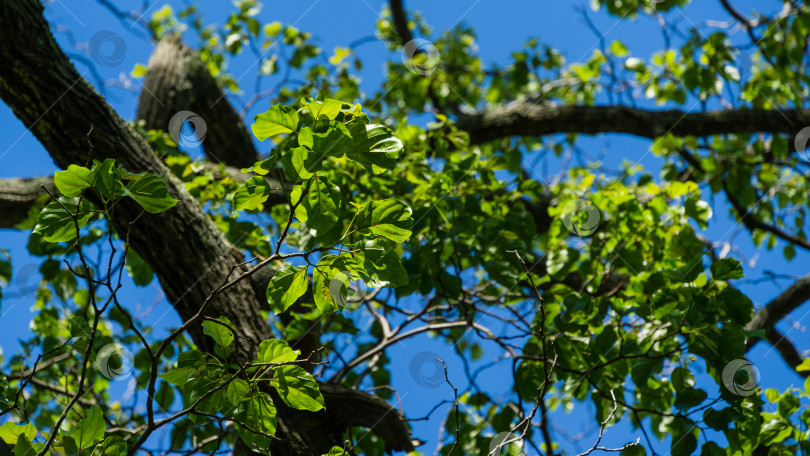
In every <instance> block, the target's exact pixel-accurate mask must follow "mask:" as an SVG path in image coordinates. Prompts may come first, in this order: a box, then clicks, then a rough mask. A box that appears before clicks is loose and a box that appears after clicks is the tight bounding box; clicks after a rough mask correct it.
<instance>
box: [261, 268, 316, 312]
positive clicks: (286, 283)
mask: <svg viewBox="0 0 810 456" xmlns="http://www.w3.org/2000/svg"><path fill="white" fill-rule="evenodd" d="M306 291H307V268H296V267H295V266H286V267H285V268H283V269H281V270H280V271H278V272H277V273H276V275H275V276H274V277H273V280H271V281H270V285H268V286H267V302H268V303H269V304H270V310H271V311H272V312H273V313H274V314H276V315H278V314H280V313H282V312H284V311H285V310H287V309H288V308H289V307H290V306H291V305H293V304H295V301H297V300H298V298H300V297H301V296H302V295H303V294H304V293H305V292H306Z"/></svg>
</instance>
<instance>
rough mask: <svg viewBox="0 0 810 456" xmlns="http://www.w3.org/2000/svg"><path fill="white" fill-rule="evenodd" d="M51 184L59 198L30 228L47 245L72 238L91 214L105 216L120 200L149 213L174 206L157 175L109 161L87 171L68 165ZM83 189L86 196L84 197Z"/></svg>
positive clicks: (174, 200)
mask: <svg viewBox="0 0 810 456" xmlns="http://www.w3.org/2000/svg"><path fill="white" fill-rule="evenodd" d="M54 183H55V184H56V188H57V189H58V190H59V192H60V193H61V194H62V196H60V197H59V198H57V199H56V200H55V201H52V202H50V203H48V205H47V206H45V208H44V209H43V210H42V212H41V213H40V214H39V218H38V219H37V222H36V226H35V227H34V232H35V233H38V234H40V235H42V237H43V239H45V240H46V241H48V242H63V241H69V240H71V239H75V238H76V236H77V235H78V231H77V230H81V229H82V228H83V227H84V226H85V225H87V223H88V222H89V221H90V219H91V217H92V216H93V215H94V214H99V213H102V214H107V213H108V210H111V209H112V205H113V203H114V202H115V201H116V200H118V199H119V198H122V197H129V198H132V199H133V200H135V201H136V202H137V203H138V204H139V205H140V206H141V207H142V208H143V209H144V210H145V211H147V212H150V213H153V214H156V213H159V212H163V211H166V210H168V209H171V208H172V207H174V205H175V204H177V200H176V199H174V198H172V197H171V195H169V190H168V188H167V187H166V183H165V182H164V181H163V179H162V178H161V177H160V176H158V175H156V174H152V173H139V174H134V173H130V172H128V171H126V170H125V169H123V168H122V167H121V166H116V165H115V162H114V160H112V159H109V158H108V159H106V160H104V161H103V162H100V161H98V160H95V161H94V162H93V166H92V168H90V169H87V168H85V167H83V166H79V165H70V166H68V168H67V169H66V170H65V171H57V172H56V174H55V175H54ZM87 190H89V191H90V194H88V195H85V194H84V193H85V191H87ZM107 215H108V214H107Z"/></svg>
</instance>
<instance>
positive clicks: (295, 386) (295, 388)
mask: <svg viewBox="0 0 810 456" xmlns="http://www.w3.org/2000/svg"><path fill="white" fill-rule="evenodd" d="M271 383H272V385H273V386H275V387H276V390H278V394H279V396H281V399H282V400H283V401H284V403H286V404H287V405H289V406H290V407H293V408H296V409H299V410H309V411H312V412H317V411H318V410H320V409H322V408H323V396H321V392H320V391H319V390H318V382H316V381H315V377H313V376H312V375H311V374H310V373H309V372H307V371H305V370H304V369H303V368H301V367H299V366H291V365H286V366H281V367H278V368H276V369H275V370H274V371H273V380H272V382H271Z"/></svg>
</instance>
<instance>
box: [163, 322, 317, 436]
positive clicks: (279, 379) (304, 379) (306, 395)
mask: <svg viewBox="0 0 810 456" xmlns="http://www.w3.org/2000/svg"><path fill="white" fill-rule="evenodd" d="M202 325H203V331H204V332H205V334H207V335H209V336H210V337H211V338H212V339H213V340H214V342H215V343H216V353H217V354H218V355H219V356H214V355H210V354H206V353H203V352H201V351H199V350H188V351H183V352H181V353H180V354H179V355H178V357H177V363H176V366H175V367H174V368H172V369H170V370H168V371H166V372H164V373H162V374H160V377H161V378H162V379H163V380H165V381H166V382H167V383H168V384H171V385H174V386H175V387H177V388H178V389H179V390H180V391H181V392H182V397H183V409H193V410H195V412H202V413H209V414H220V415H222V416H223V417H225V418H227V419H231V420H233V421H234V423H235V426H236V430H237V432H238V433H239V436H240V437H241V438H242V440H243V441H244V442H246V443H247V444H249V445H251V446H252V447H254V448H255V449H257V450H259V449H264V450H266V449H267V448H269V445H270V443H271V441H272V436H273V435H274V434H275V432H276V426H277V423H276V407H275V405H274V404H273V400H272V399H271V397H270V396H269V395H268V394H267V393H266V392H264V391H262V390H261V389H260V386H259V385H260V383H263V382H264V383H267V384H269V385H270V386H272V387H273V388H275V389H276V391H277V392H278V395H279V397H281V399H282V400H283V401H284V403H285V404H287V405H288V406H290V407H293V408H296V409H301V410H310V411H313V412H316V411H318V410H321V409H322V408H323V396H321V393H320V392H319V390H318V384H317V382H316V381H315V378H314V377H313V376H312V375H311V374H310V373H309V372H307V371H306V370H304V369H303V368H301V367H299V366H296V365H294V361H295V360H296V359H297V358H298V356H299V355H300V354H301V353H300V351H299V350H293V349H291V348H290V346H289V345H287V343H286V342H284V341H282V340H279V339H270V340H266V341H264V342H262V343H261V344H260V345H259V350H258V353H257V356H256V359H255V360H254V362H253V363H252V364H250V365H247V366H243V367H241V368H240V369H239V370H238V371H237V372H235V373H234V372H233V369H232V366H231V365H229V364H228V363H227V362H223V360H226V359H228V358H229V356H230V354H231V344H232V343H233V340H234V333H233V331H232V330H231V328H233V326H232V324H231V322H230V321H228V319H226V318H224V317H220V318H219V319H218V320H208V321H205V322H203V324H202ZM161 398H163V399H161ZM158 401H159V402H158V403H159V405H160V406H161V407H163V408H164V409H166V410H168V409H169V407H170V406H171V404H172V401H173V395H165V394H164V395H158ZM189 419H190V420H191V422H192V423H195V424H197V425H202V424H205V423H207V422H208V421H209V418H208V417H207V416H205V415H202V414H191V415H189ZM185 438H186V436H185V435H184V434H176V435H175V439H180V440H175V444H176V445H178V446H179V445H182V444H183V441H184V440H185Z"/></svg>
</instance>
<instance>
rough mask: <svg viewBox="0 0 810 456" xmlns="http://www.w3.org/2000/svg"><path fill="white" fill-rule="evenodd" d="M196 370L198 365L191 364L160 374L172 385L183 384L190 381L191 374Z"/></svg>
mask: <svg viewBox="0 0 810 456" xmlns="http://www.w3.org/2000/svg"><path fill="white" fill-rule="evenodd" d="M196 370H197V368H196V367H191V366H186V367H178V368H175V369H172V370H169V371H166V372H164V373H162V374H160V375H159V377H160V378H162V379H163V380H166V381H167V382H169V383H171V384H172V385H175V386H183V385H185V384H186V382H187V381H188V377H189V376H190V375H191V373H192V372H194V371H196Z"/></svg>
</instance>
